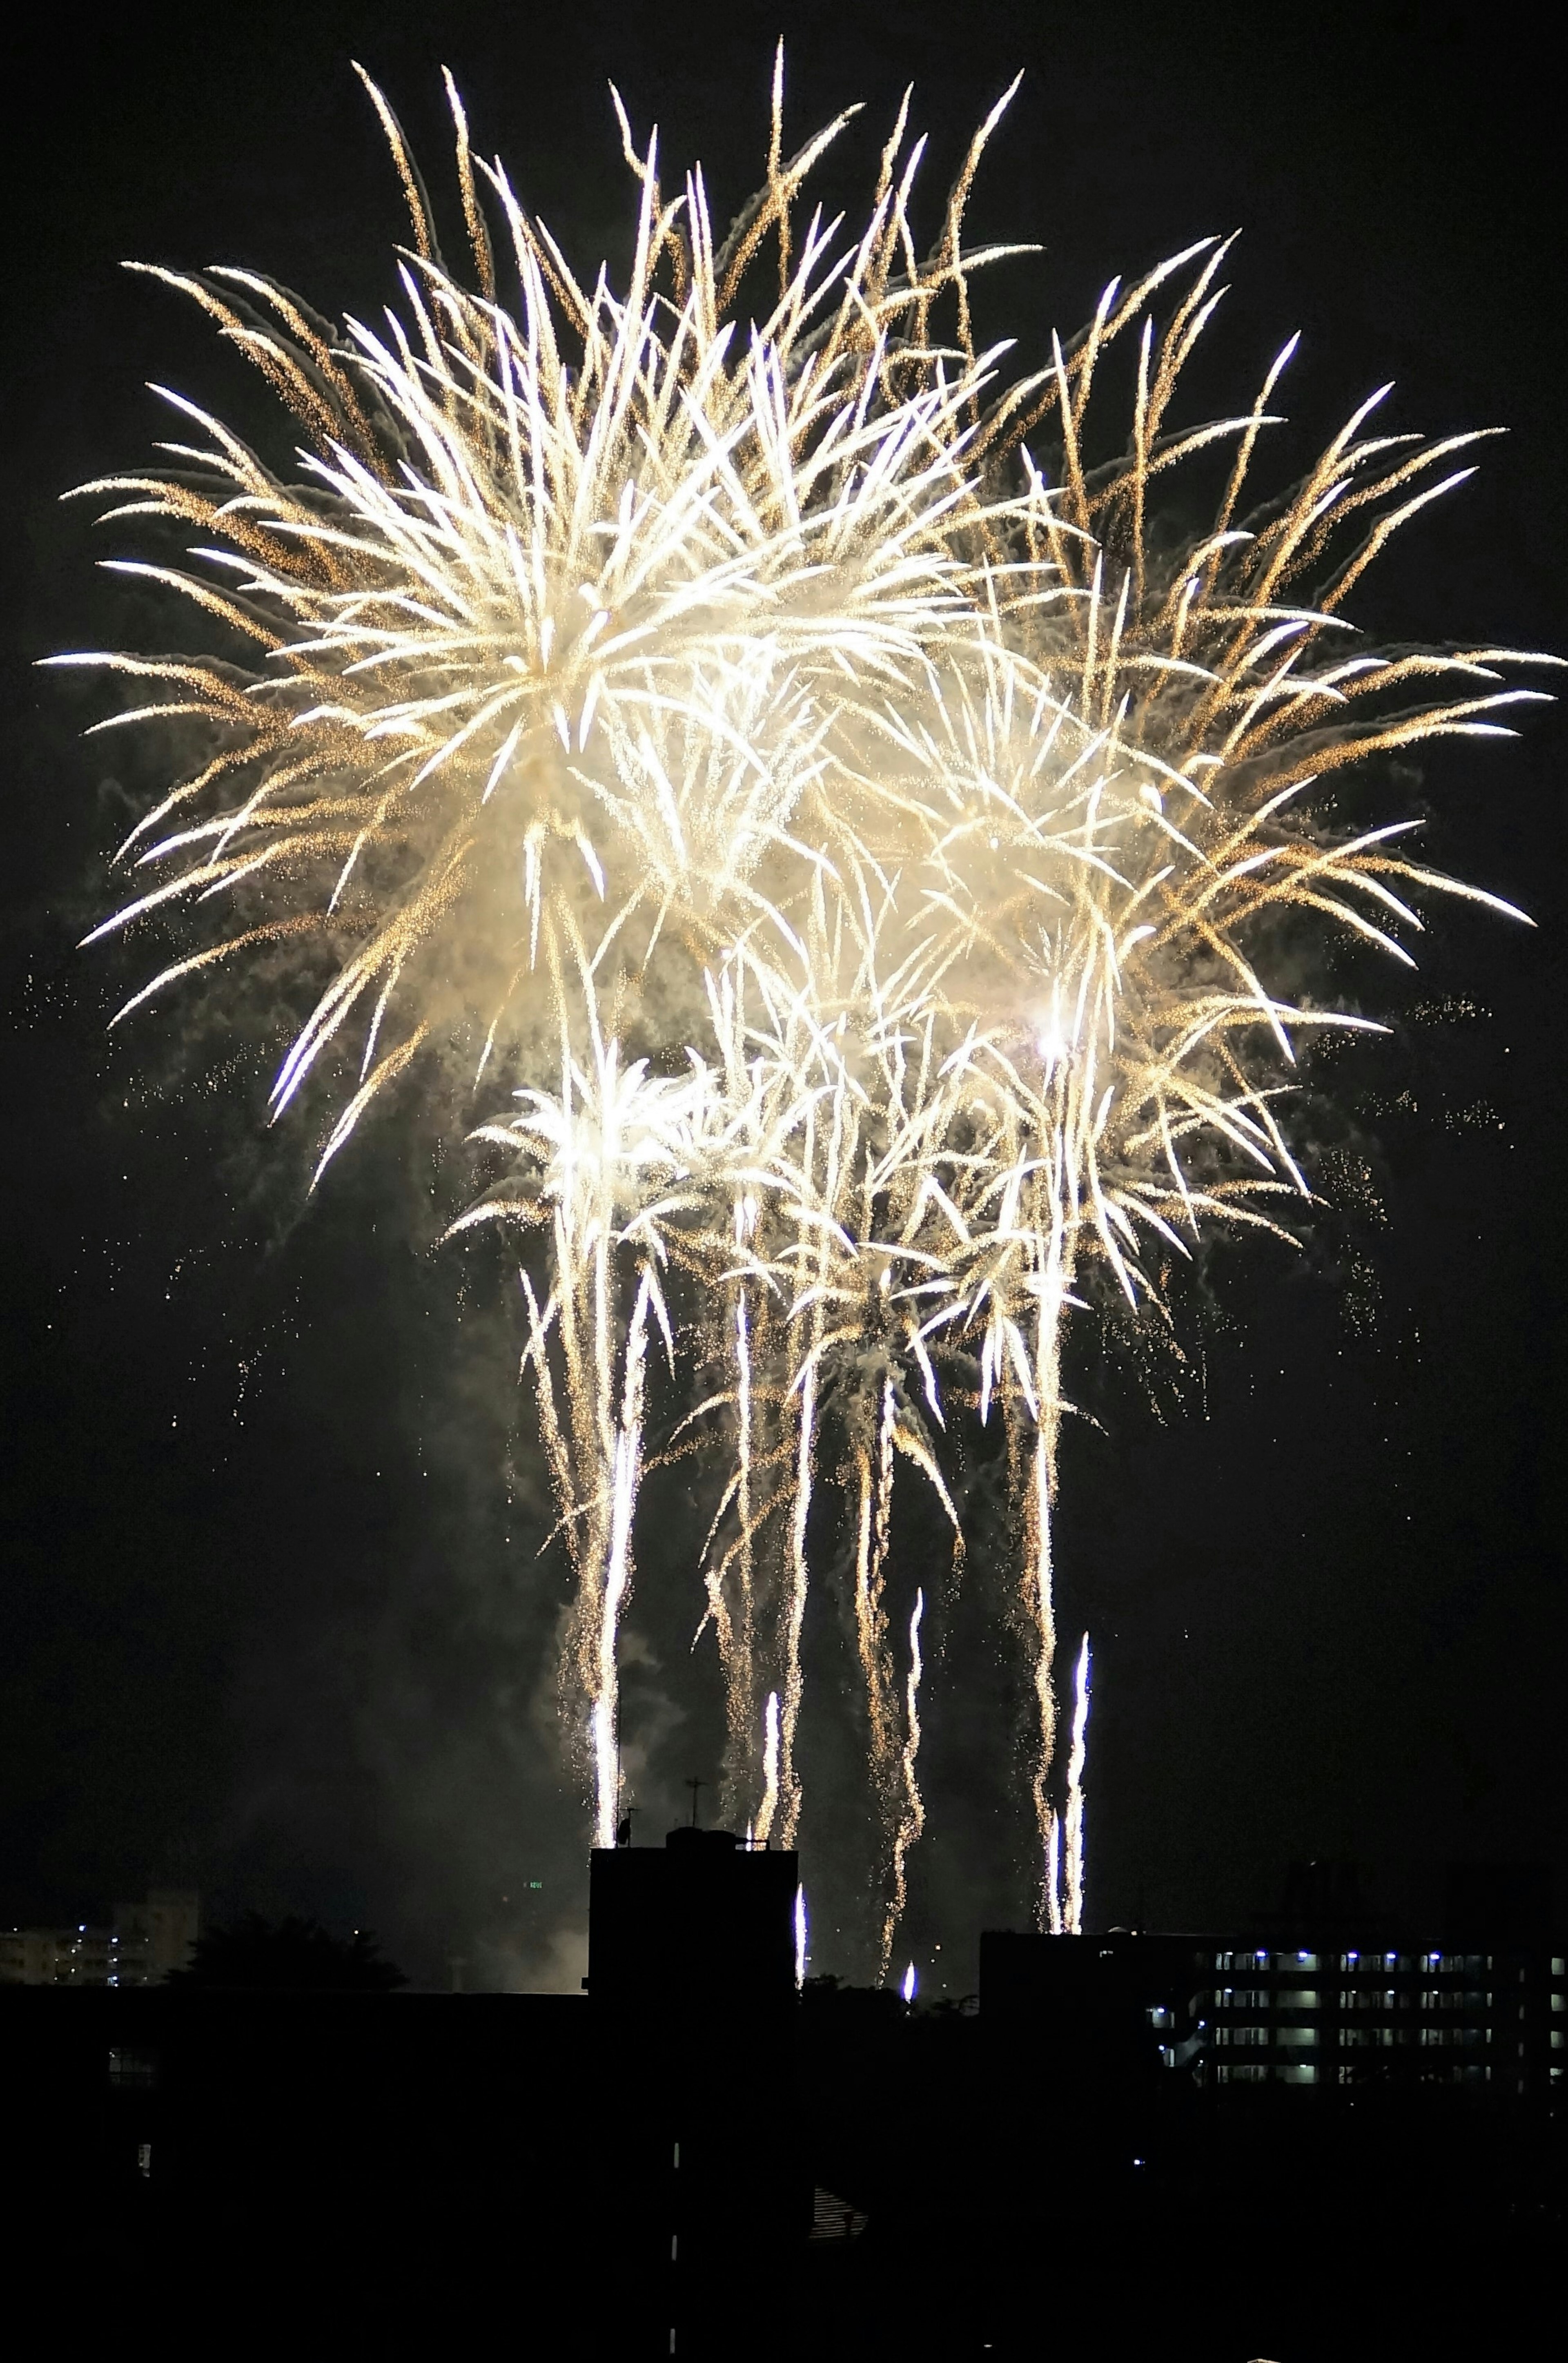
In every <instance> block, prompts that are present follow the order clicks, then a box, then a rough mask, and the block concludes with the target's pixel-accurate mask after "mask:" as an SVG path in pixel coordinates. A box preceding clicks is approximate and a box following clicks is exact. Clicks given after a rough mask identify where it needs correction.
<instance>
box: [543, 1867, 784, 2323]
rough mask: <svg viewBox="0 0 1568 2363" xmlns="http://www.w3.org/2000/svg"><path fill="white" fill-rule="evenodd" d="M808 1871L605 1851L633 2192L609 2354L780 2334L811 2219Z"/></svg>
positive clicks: (601, 1907) (610, 2056)
mask: <svg viewBox="0 0 1568 2363" xmlns="http://www.w3.org/2000/svg"><path fill="white" fill-rule="evenodd" d="M799 1878H800V1872H799V1866H798V1863H797V1860H796V1858H795V1856H794V1855H793V1854H792V1853H776V1852H773V1851H771V1850H769V1849H767V1848H766V1847H745V1846H742V1845H741V1844H740V1843H739V1842H738V1841H737V1840H736V1839H735V1838H734V1836H732V1835H731V1834H730V1833H729V1832H728V1831H724V1830H699V1829H696V1828H690V1829H679V1830H672V1831H671V1832H670V1835H669V1837H668V1841H667V1843H666V1844H665V1846H663V1847H632V1846H621V1847H614V1848H602V1849H600V1850H598V1851H596V1852H595V1854H594V1855H593V1858H592V1864H591V1874H590V1890H589V1899H590V1900H589V1940H588V1941H589V1954H588V1963H589V1966H588V1988H589V2003H590V2010H591V2016H592V2026H593V2041H594V2045H595V2048H596V2049H597V2050H598V2051H599V2052H600V2054H601V2056H602V2058H603V2060H604V2061H605V2063H606V2064H607V2066H608V2067H609V2069H610V2071H611V2075H612V2087H611V2089H612V2090H613V2093H614V2095H615V2101H614V2107H613V2115H612V2116H611V2117H610V2119H609V2120H608V2121H607V2127H606V2130H607V2135H608V2137H609V2140H610V2142H611V2143H612V2145H613V2158H614V2172H615V2179H616V2185H617V2190H618V2192H619V2195H620V2196H619V2204H618V2206H617V2209H616V2234H615V2246H616V2251H617V2256H618V2259H619V2262H618V2266H617V2272H616V2275H615V2277H614V2278H615V2279H616V2280H618V2281H619V2283H620V2292H619V2302H618V2308H617V2313H618V2319H617V2322H616V2325H615V2329H614V2333H613V2336H612V2338H611V2340H610V2343H609V2345H608V2346H607V2347H606V2352H607V2353H611V2354H613V2355H614V2356H615V2357H617V2358H620V2357H625V2358H626V2363H633V2358H634V2357H638V2356H642V2355H647V2356H654V2355H658V2356H668V2355H672V2354H673V2355H681V2356H723V2357H726V2358H728V2357H734V2356H736V2355H740V2354H744V2355H745V2356H747V2357H762V2356H766V2355H769V2354H772V2353H773V2352H774V2351H775V2347H776V2345H777V2344H778V2342H779V2341H780V2339H781V2336H782V2324H781V2319H780V2313H779V2308H778V2287H777V2285H778V2275H779V2272H780V2270H781V2269H782V2267H783V2264H784V2261H785V2257H786V2253H787V2250H788V2247H789V2245H790V2241H791V2238H792V2237H793V2236H794V2235H797V2234H799V2235H803V2234H804V2232H805V2231H806V2229H807V2228H808V2226H809V2224H810V2220H811V2203H810V2202H811V2187H810V2182H809V2180H804V2179H803V2177H802V2172H801V2168H800V2166H799V2164H798V2162H797V2158H796V2146H795V2137H794V2125H793V2115H792V2105H791V2104H792V2099H793V2091H792V2086H793V2077H794V2064H795V2039H796V2017H797V2010H796V1982H795V1936H794V1921H795V1903H796V1892H797V1889H798V1885H799ZM797 2219H799V2220H797Z"/></svg>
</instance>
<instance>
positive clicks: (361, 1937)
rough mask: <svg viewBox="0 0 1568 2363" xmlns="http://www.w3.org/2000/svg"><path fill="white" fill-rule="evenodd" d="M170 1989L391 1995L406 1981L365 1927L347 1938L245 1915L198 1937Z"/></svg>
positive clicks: (292, 1918) (313, 1926)
mask: <svg viewBox="0 0 1568 2363" xmlns="http://www.w3.org/2000/svg"><path fill="white" fill-rule="evenodd" d="M169 1982H170V1983H171V1985H182V1986H209V1987H220V1986H221V1987H226V1988H228V1989H229V1990H230V1991H235V1990H241V1991H262V1990H269V1991H283V1992H291V1993H303V1992H358V1993H391V1992H392V1991H393V1990H394V1989H395V1988H396V1987H398V1986H405V1985H406V1984H407V1983H408V1980H407V1979H406V1978H405V1977H404V1975H403V1971H402V1970H401V1969H399V1968H398V1967H397V1966H396V1964H395V1962H392V1961H385V1960H383V1959H382V1958H381V1955H380V1953H379V1952H378V1951H377V1949H376V1940H375V1937H374V1936H372V1935H371V1934H370V1930H369V1929H365V1928H357V1929H356V1930H355V1932H354V1934H353V1936H351V1937H349V1938H347V1939H345V1938H344V1937H342V1936H330V1935H329V1934H328V1933H327V1931H326V1929H325V1928H324V1927H322V1925H320V1923H319V1921H315V1920H302V1919H300V1918H298V1917H297V1916H296V1915H294V1914H290V1915H289V1917H288V1918H287V1919H284V1920H278V1921H271V1920H266V1919H263V1917H262V1915H261V1914H260V1913H259V1912H247V1913H246V1914H245V1915H244V1916H243V1918H241V1919H239V1920H236V1921H235V1922H234V1923H233V1924H232V1925H230V1926H229V1927H226V1928H210V1929H208V1931H207V1933H206V1935H205V1936H199V1937H198V1938H197V1939H196V1943H195V1947H194V1949H193V1954H192V1958H191V1963H190V1966H189V1968H188V1969H176V1970H174V1971H173V1973H172V1974H171V1978H170V1980H169Z"/></svg>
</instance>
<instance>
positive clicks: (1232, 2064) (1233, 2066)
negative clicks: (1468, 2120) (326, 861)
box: [1205, 1944, 1568, 2095]
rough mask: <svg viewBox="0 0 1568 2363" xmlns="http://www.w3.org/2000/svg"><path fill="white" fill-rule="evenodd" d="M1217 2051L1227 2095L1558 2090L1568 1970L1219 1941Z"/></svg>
mask: <svg viewBox="0 0 1568 2363" xmlns="http://www.w3.org/2000/svg"><path fill="white" fill-rule="evenodd" d="M1210 1958H1211V1962H1212V1968H1213V1984H1212V1987H1211V1989H1210V1991H1209V2010H1208V2012H1207V2014H1206V2015H1207V2017H1208V2021H1209V2024H1208V2027H1207V2030H1206V2033H1207V2042H1206V2045H1205V2050H1206V2053H1207V2057H1208V2061H1209V2073H1210V2075H1211V2076H1212V2078H1213V2080H1214V2082H1215V2083H1216V2084H1217V2085H1220V2086H1223V2085H1227V2084H1231V2085H1237V2084H1264V2083H1273V2084H1299V2085H1313V2084H1317V2085H1333V2086H1336V2087H1337V2086H1341V2085H1377V2084H1410V2083H1420V2084H1474V2085H1490V2086H1491V2087H1492V2088H1493V2089H1494V2090H1496V2091H1500V2092H1505V2093H1514V2094H1519V2095H1524V2094H1530V2093H1539V2092H1543V2091H1550V2089H1551V2086H1552V2085H1553V2084H1556V2083H1560V2082H1561V2081H1562V2074H1563V2069H1564V2068H1568V2047H1565V2046H1564V2036H1565V2034H1568V1960H1565V1959H1564V1957H1563V1955H1562V1954H1561V1953H1550V1952H1548V1951H1546V1950H1544V1949H1537V1948H1535V1947H1530V1948H1529V1949H1515V1950H1506V1951H1504V1950H1493V1951H1491V1952H1479V1951H1464V1952H1461V1951H1457V1950H1455V1951H1442V1952H1437V1951H1426V1952H1418V1951H1398V1950H1388V1949H1386V1948H1380V1949H1362V1948H1352V1947H1345V1946H1343V1945H1341V1946H1337V1947H1332V1948H1329V1947H1322V1948H1318V1947H1309V1946H1292V1947H1286V1948H1284V1949H1279V1948H1275V1947H1254V1946H1240V1945H1225V1944H1219V1945H1216V1946H1215V1947H1214V1948H1213V1951H1212V1954H1211V1956H1210Z"/></svg>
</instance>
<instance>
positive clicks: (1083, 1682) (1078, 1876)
mask: <svg viewBox="0 0 1568 2363" xmlns="http://www.w3.org/2000/svg"><path fill="white" fill-rule="evenodd" d="M1088 1711H1089V1644H1088V1634H1087V1633H1086V1634H1085V1635H1084V1637H1083V1645H1082V1647H1080V1649H1079V1651H1078V1661H1077V1666H1076V1667H1075V1669H1074V1671H1073V1741H1072V1749H1071V1752H1070V1754H1069V1755H1068V1758H1067V1813H1066V1840H1067V1897H1066V1908H1065V1910H1064V1912H1063V1915H1062V1916H1063V1920H1064V1922H1065V1924H1066V1932H1067V1934H1068V1935H1069V1936H1082V1935H1083V1932H1084V1765H1085V1762H1086V1760H1087V1757H1088Z"/></svg>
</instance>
